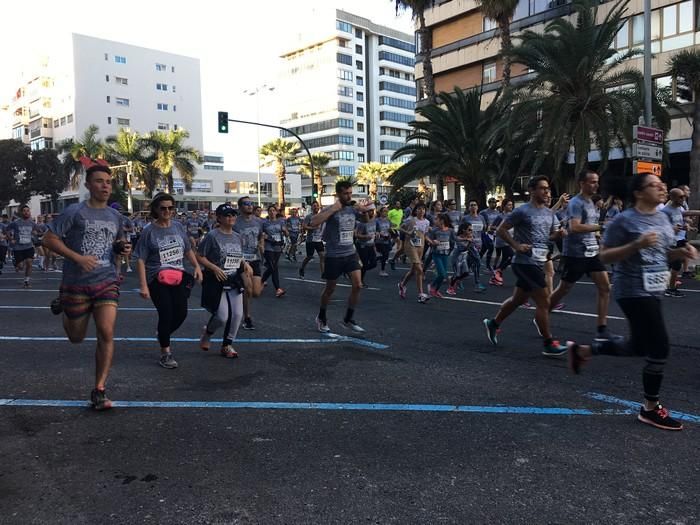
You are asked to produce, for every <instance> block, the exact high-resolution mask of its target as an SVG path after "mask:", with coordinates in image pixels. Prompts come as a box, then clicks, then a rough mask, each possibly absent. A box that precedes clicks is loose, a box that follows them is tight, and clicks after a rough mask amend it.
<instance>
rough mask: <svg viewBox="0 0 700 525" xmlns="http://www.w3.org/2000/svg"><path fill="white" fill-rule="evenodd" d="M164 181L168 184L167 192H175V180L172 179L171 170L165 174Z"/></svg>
mask: <svg viewBox="0 0 700 525" xmlns="http://www.w3.org/2000/svg"><path fill="white" fill-rule="evenodd" d="M165 181H166V183H167V185H168V193H169V194H170V195H172V194H174V193H175V181H174V180H173V170H170V172H169V173H168V174H167V175H166V176H165Z"/></svg>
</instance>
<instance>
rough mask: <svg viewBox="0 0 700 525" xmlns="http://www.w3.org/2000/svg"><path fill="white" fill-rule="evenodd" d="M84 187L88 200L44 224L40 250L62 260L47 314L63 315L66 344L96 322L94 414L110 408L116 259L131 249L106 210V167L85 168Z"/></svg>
mask: <svg viewBox="0 0 700 525" xmlns="http://www.w3.org/2000/svg"><path fill="white" fill-rule="evenodd" d="M100 162H103V161H100ZM85 186H86V187H87V189H88V190H89V191H90V197H89V198H88V199H87V200H86V201H83V202H81V203H78V204H72V205H70V206H69V207H68V208H66V210H65V211H64V212H63V213H62V214H61V215H60V216H59V217H57V218H56V219H55V220H54V221H53V222H52V223H51V224H50V225H49V231H48V232H47V233H46V235H44V245H45V246H46V247H47V248H49V249H50V250H51V251H53V252H56V253H57V254H59V255H61V256H63V257H64V258H65V261H64V263H63V279H62V282H61V288H60V297H59V299H58V300H57V301H54V303H52V311H53V312H54V313H60V312H61V311H63V328H64V330H65V332H66V335H67V336H68V339H69V340H70V341H71V343H80V342H82V341H83V339H85V335H86V332H87V328H88V322H89V320H90V314H92V317H93V319H94V320H95V328H96V332H97V348H96V351H95V388H94V390H93V391H92V393H91V395H90V400H91V403H92V406H93V408H94V409H95V410H107V409H109V408H112V402H111V401H110V400H109V398H108V397H107V393H106V382H107V376H108V375H109V369H110V367H111V365H112V358H113V356H114V325H115V323H116V320H117V305H118V302H119V281H118V278H117V266H116V264H117V261H116V259H117V257H119V256H120V255H122V254H128V253H130V252H131V245H130V244H129V243H128V242H125V241H124V240H123V239H124V230H123V228H122V225H123V217H122V216H121V215H120V214H119V212H117V211H116V210H114V209H112V208H110V207H108V206H107V201H108V199H109V196H110V195H111V193H112V174H111V170H110V169H109V167H108V166H106V165H103V164H97V163H93V164H92V165H91V166H90V167H88V168H87V169H86V172H85Z"/></svg>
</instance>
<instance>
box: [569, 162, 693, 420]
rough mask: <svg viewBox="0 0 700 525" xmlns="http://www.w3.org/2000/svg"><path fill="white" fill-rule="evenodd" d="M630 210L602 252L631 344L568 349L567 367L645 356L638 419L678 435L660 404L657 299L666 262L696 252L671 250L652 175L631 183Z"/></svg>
mask: <svg viewBox="0 0 700 525" xmlns="http://www.w3.org/2000/svg"><path fill="white" fill-rule="evenodd" d="M631 182H632V184H631V187H630V189H631V196H632V201H633V207H632V208H629V209H627V210H625V211H623V212H622V213H620V214H619V215H618V216H617V217H616V218H615V220H614V221H613V222H612V223H611V224H610V226H608V227H607V228H606V231H605V236H604V238H603V243H602V246H601V249H600V258H601V260H602V261H603V262H605V263H613V262H614V263H615V267H614V270H613V294H614V296H615V300H616V301H617V304H618V305H619V306H620V308H621V309H622V311H623V312H624V314H625V317H626V318H627V321H628V323H629V329H630V339H629V341H628V342H627V344H624V345H623V344H620V343H619V342H617V341H615V340H611V341H605V342H595V341H594V343H593V345H592V346H583V345H581V346H579V345H577V344H575V343H570V344H569V367H570V369H571V370H572V371H573V372H575V373H579V372H580V369H581V366H583V365H584V364H585V363H586V362H587V361H588V360H589V359H590V358H591V355H592V354H605V355H625V356H630V355H637V356H645V358H646V365H645V366H644V369H643V371H642V384H643V387H644V404H643V406H642V407H641V408H640V411H639V415H638V416H637V419H638V420H639V421H641V422H642V423H646V424H648V425H652V426H655V427H657V428H661V429H664V430H681V429H682V428H683V425H682V423H681V422H680V421H677V420H675V419H673V418H672V417H671V415H670V413H669V411H668V410H667V409H666V408H664V407H663V406H662V405H661V403H660V401H659V392H660V390H661V383H662V381H663V377H664V369H665V366H666V360H667V359H668V355H669V340H668V334H667V331H666V324H665V322H664V318H663V311H662V309H661V300H660V296H661V294H662V293H663V292H664V290H665V289H666V283H667V282H668V278H669V272H668V262H669V261H675V260H679V259H683V258H685V257H689V258H691V259H694V258H696V257H697V256H698V252H697V250H696V249H695V248H693V247H692V246H690V245H687V246H683V247H681V248H674V246H675V234H674V231H673V226H672V225H671V223H670V221H669V220H668V217H667V216H666V215H665V214H663V213H660V212H657V211H656V207H657V206H658V204H659V203H661V202H663V199H664V193H665V190H664V188H663V186H662V184H661V181H660V180H659V178H658V177H657V176H656V175H652V174H650V173H649V174H640V175H636V176H635V177H633V179H632V181H631Z"/></svg>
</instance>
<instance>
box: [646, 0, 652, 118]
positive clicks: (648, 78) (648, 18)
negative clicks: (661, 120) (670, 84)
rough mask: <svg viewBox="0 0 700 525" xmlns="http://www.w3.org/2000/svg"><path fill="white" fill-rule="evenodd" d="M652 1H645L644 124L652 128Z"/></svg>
mask: <svg viewBox="0 0 700 525" xmlns="http://www.w3.org/2000/svg"><path fill="white" fill-rule="evenodd" d="M651 90H652V87H651V0H644V124H645V125H646V126H651Z"/></svg>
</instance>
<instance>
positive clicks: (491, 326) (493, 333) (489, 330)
mask: <svg viewBox="0 0 700 525" xmlns="http://www.w3.org/2000/svg"><path fill="white" fill-rule="evenodd" d="M483 323H484V328H486V337H487V338H488V340H489V341H490V342H491V344H492V345H497V344H498V331H499V330H498V327H497V326H496V321H494V320H493V319H484V321H483Z"/></svg>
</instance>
